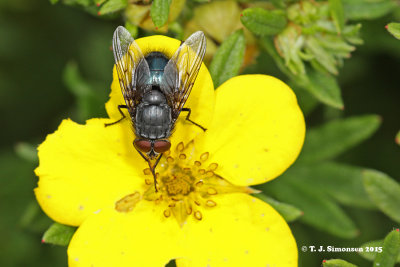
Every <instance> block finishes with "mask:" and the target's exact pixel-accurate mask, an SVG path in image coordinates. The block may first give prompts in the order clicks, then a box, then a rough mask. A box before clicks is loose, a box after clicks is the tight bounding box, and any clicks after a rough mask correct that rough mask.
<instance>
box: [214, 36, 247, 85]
mask: <svg viewBox="0 0 400 267" xmlns="http://www.w3.org/2000/svg"><path fill="white" fill-rule="evenodd" d="M245 48H246V40H245V38H244V34H243V30H238V31H236V32H234V33H233V34H232V35H230V36H229V37H228V38H227V39H226V40H225V41H224V42H223V43H222V44H221V46H220V47H219V48H218V50H217V52H216V53H215V55H214V57H213V60H212V62H211V64H210V69H209V70H210V73H211V77H212V79H213V82H214V87H215V88H217V87H218V86H220V85H221V84H222V83H224V82H225V81H226V80H228V79H230V78H232V77H233V76H236V75H237V74H238V73H239V69H240V67H241V65H242V63H243V58H244V51H245Z"/></svg>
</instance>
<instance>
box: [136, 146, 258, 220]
mask: <svg viewBox="0 0 400 267" xmlns="http://www.w3.org/2000/svg"><path fill="white" fill-rule="evenodd" d="M209 157H210V154H209V153H208V152H204V153H201V154H199V153H196V151H195V147H194V142H193V141H192V142H189V143H188V144H187V145H186V146H185V145H184V144H183V143H182V142H181V143H179V144H178V145H177V146H176V147H175V149H171V150H170V151H168V152H167V153H166V154H165V157H163V159H161V161H160V163H159V166H158V167H157V174H156V177H157V183H158V184H157V189H158V193H156V192H155V189H154V185H153V181H152V179H150V178H149V179H146V184H147V185H148V186H149V187H148V189H147V191H146V192H145V193H144V195H143V199H145V200H149V201H154V202H155V204H156V205H163V206H164V212H163V216H164V217H166V218H169V217H170V216H171V215H173V217H175V219H176V220H177V221H178V223H179V224H180V225H181V226H182V225H183V224H184V223H185V222H186V220H187V219H188V217H189V216H193V217H194V218H195V219H196V220H201V219H202V218H203V213H205V212H206V211H207V209H210V208H213V207H215V206H217V202H216V201H215V200H213V196H214V195H217V194H224V193H231V192H246V193H250V192H252V191H251V189H249V188H246V187H241V186H235V185H233V184H231V183H229V182H228V181H226V180H225V179H223V178H222V177H220V176H219V175H218V174H216V171H217V169H218V164H217V163H215V162H209ZM144 173H145V174H147V175H149V176H151V172H150V169H145V170H144Z"/></svg>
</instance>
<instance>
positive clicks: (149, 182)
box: [144, 178, 153, 185]
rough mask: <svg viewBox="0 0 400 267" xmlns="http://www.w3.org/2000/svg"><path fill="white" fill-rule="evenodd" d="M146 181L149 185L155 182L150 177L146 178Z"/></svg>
mask: <svg viewBox="0 0 400 267" xmlns="http://www.w3.org/2000/svg"><path fill="white" fill-rule="evenodd" d="M144 182H145V183H146V184H147V185H151V184H152V183H153V182H152V181H151V180H150V179H147V178H146V179H144Z"/></svg>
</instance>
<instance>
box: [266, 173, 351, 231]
mask: <svg viewBox="0 0 400 267" xmlns="http://www.w3.org/2000/svg"><path fill="white" fill-rule="evenodd" d="M284 176H285V174H284V175H283V176H281V177H280V178H279V180H277V181H272V182H269V183H267V184H264V185H261V186H260V188H261V189H262V190H263V191H264V192H266V193H268V194H269V195H271V196H273V197H275V198H277V199H278V200H280V201H283V202H285V203H289V204H292V205H295V206H296V207H298V208H299V209H301V210H302V211H303V212H304V215H303V216H302V217H301V218H300V221H302V222H304V223H306V224H309V225H311V226H313V227H315V228H318V229H320V230H323V231H326V232H328V233H331V234H332V235H335V236H338V237H342V238H354V237H355V236H356V235H357V234H358V230H357V229H356V227H355V225H354V223H353V221H352V220H351V219H350V218H349V217H348V216H347V215H346V214H345V213H344V212H343V210H342V209H341V208H340V207H339V206H338V205H337V204H336V203H334V202H333V201H332V200H331V199H330V198H329V196H326V194H324V193H323V192H318V191H315V190H313V189H312V188H310V187H309V186H308V185H307V184H304V183H303V182H302V181H300V180H295V179H293V180H289V179H285V178H284Z"/></svg>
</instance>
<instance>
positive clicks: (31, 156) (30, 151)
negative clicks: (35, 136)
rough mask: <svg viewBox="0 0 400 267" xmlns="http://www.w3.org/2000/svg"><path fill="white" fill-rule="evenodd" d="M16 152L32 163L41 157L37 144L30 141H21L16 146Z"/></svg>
mask: <svg viewBox="0 0 400 267" xmlns="http://www.w3.org/2000/svg"><path fill="white" fill-rule="evenodd" d="M15 152H16V153H17V155H18V156H19V157H20V158H22V159H24V160H26V161H29V162H32V163H38V162H39V158H38V155H37V149H36V146H34V145H31V144H29V143H26V142H20V143H18V144H17V145H16V146H15Z"/></svg>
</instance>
